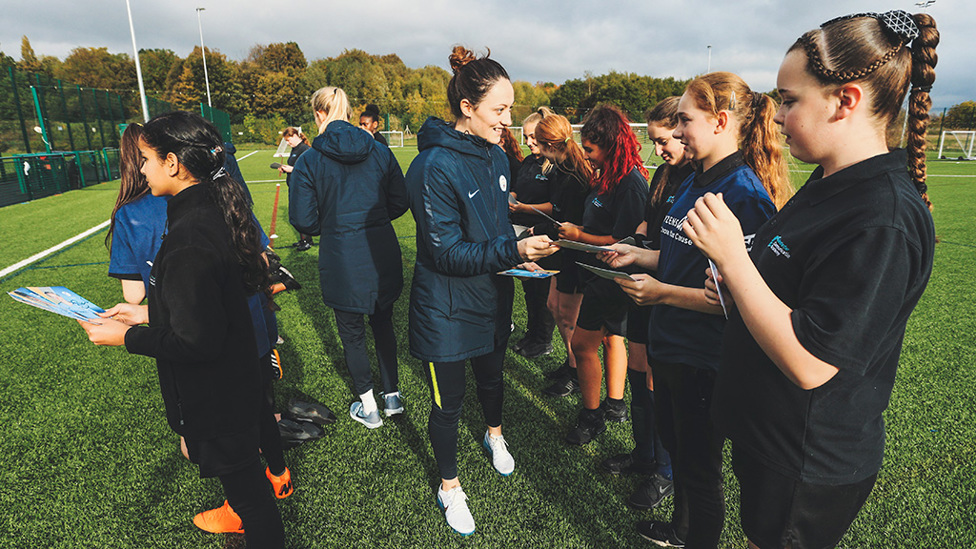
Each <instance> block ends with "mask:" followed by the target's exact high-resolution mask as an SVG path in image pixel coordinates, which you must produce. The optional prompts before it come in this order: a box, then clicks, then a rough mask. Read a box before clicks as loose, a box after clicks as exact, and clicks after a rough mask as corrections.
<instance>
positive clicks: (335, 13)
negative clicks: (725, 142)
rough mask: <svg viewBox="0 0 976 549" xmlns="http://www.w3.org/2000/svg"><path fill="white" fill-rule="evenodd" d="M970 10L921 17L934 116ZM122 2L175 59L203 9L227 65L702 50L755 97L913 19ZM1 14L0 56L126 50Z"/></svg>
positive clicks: (554, 61)
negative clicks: (460, 53) (283, 57)
mask: <svg viewBox="0 0 976 549" xmlns="http://www.w3.org/2000/svg"><path fill="white" fill-rule="evenodd" d="M971 1H972V0H938V1H937V2H936V4H935V5H933V6H932V7H931V8H929V13H931V14H932V15H933V16H935V17H936V19H937V20H938V22H939V27H940V31H941V33H942V45H941V46H940V47H939V58H940V64H939V68H938V74H939V78H938V81H937V83H936V87H935V90H934V92H933V97H934V101H935V106H936V108H941V107H943V106H950V105H952V104H954V103H958V102H960V101H963V100H967V99H971V98H973V96H974V89H976V77H974V76H973V71H972V70H971V69H970V68H969V67H968V66H967V65H969V64H970V62H971V59H972V55H970V54H969V51H970V50H971V49H972V42H971V40H970V39H967V38H966V37H967V36H968V35H970V34H972V29H973V28H976V10H973V9H972V6H971ZM131 2H132V9H133V16H134V19H135V26H136V35H137V39H138V42H139V47H140V48H168V49H172V50H173V51H175V52H176V53H177V54H179V55H181V56H182V55H186V54H187V53H189V52H190V51H191V50H192V49H193V47H194V46H195V45H197V44H198V43H199V40H200V37H199V33H198V29H197V17H196V13H195V11H194V9H195V8H196V7H197V6H203V7H206V11H204V12H203V32H204V40H205V42H206V44H207V46H208V47H211V48H214V49H217V50H220V51H221V52H223V53H224V54H226V55H227V56H229V57H231V58H233V59H242V58H243V57H244V56H246V55H247V53H248V51H249V50H250V48H251V47H252V46H253V45H255V44H268V43H271V42H285V41H295V42H298V44H299V45H300V46H301V47H302V50H303V51H304V52H305V55H306V57H307V58H308V59H309V60H312V59H319V58H323V57H330V56H335V55H338V54H339V53H341V52H342V51H343V50H345V49H352V48H359V49H362V50H365V51H367V52H370V53H374V54H387V53H396V54H398V55H399V56H400V57H401V58H402V59H403V60H404V62H405V63H406V64H407V65H408V66H411V67H421V66H424V65H438V66H441V67H444V68H447V56H448V54H449V53H450V49H451V46H452V45H453V44H455V43H463V44H465V45H467V46H469V47H471V48H472V49H476V50H483V49H484V48H485V47H490V48H491V50H492V57H494V58H496V59H498V60H499V61H501V62H502V63H503V64H504V65H505V66H506V68H507V69H508V70H509V72H510V73H511V75H512V77H513V78H516V79H521V80H528V81H530V82H536V81H551V82H556V83H561V82H563V81H565V80H566V79H568V78H577V77H582V76H583V74H584V73H585V72H587V71H589V72H592V73H593V74H602V73H605V72H607V71H610V70H617V71H621V72H633V73H638V74H648V75H653V76H660V77H663V76H674V77H676V78H688V77H691V76H694V75H695V74H699V73H702V72H704V71H705V69H706V66H707V62H708V61H707V54H708V50H707V46H709V45H711V46H712V49H711V53H712V60H711V68H712V69H713V70H728V71H732V72H736V73H739V74H740V75H742V76H743V78H745V79H746V81H747V82H749V83H750V85H752V87H754V88H756V89H759V90H769V89H772V88H773V87H774V86H775V80H776V70H777V68H778V66H779V63H780V61H781V60H782V57H783V54H784V53H785V51H786V49H787V48H788V47H789V45H790V44H792V42H793V41H794V40H795V39H796V37H798V36H799V35H800V34H802V33H803V32H804V31H806V30H809V29H810V28H814V27H816V26H817V25H819V24H820V23H821V22H823V21H826V20H828V19H831V18H833V17H835V16H837V15H843V14H846V13H853V12H861V11H886V10H888V9H892V8H901V9H905V10H908V11H917V10H918V8H916V7H915V5H914V3H913V2H911V1H905V0H847V1H841V0H817V1H815V2H811V1H801V0H740V1H737V2H729V1H728V0H669V1H668V2H663V1H660V0H643V1H637V0H621V1H609V2H597V1H593V0H591V1H588V2H580V1H578V0H562V1H553V0H543V1H538V2H524V1H523V2H520V1H515V0H496V1H488V2H486V1H484V0H479V1H472V0H450V1H448V0H429V1H425V2H418V1H416V0H353V1H345V2H308V1H304V0H295V1H291V2H268V1H266V0H260V1H257V0H235V1H234V2H230V1H227V0H224V1H221V2H214V1H212V0H211V1H205V0H195V1H193V2H190V1H186V0H172V1H168V2H146V1H144V0H131ZM0 9H2V11H3V13H4V14H5V19H6V23H7V24H5V25H3V26H2V28H0V48H2V49H3V51H5V52H6V53H7V54H8V55H12V56H13V57H15V58H19V57H20V37H21V35H27V36H28V37H29V38H30V40H31V43H32V45H33V46H34V49H35V51H36V52H37V53H38V54H39V55H55V56H58V57H61V58H63V57H64V56H66V55H67V54H68V53H69V52H70V51H71V49H73V48H75V47H79V46H84V47H88V46H106V47H108V49H109V50H110V51H113V52H129V51H130V50H131V48H132V46H131V42H130V38H129V27H128V22H127V19H126V13H125V4H124V3H123V2H118V1H112V2H107V1H102V0H96V1H89V2H78V1H77V0H45V1H43V2H38V1H35V2H17V3H16V4H15V3H14V2H12V0H2V1H0ZM11 14H15V15H14V16H11Z"/></svg>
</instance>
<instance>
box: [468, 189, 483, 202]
mask: <svg viewBox="0 0 976 549" xmlns="http://www.w3.org/2000/svg"><path fill="white" fill-rule="evenodd" d="M480 190H481V189H478V190H476V191H475V192H473V193H468V199H469V200H470V199H472V198H474V195H476V194H478V191H480Z"/></svg>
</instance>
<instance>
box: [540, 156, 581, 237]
mask: <svg viewBox="0 0 976 549" xmlns="http://www.w3.org/2000/svg"><path fill="white" fill-rule="evenodd" d="M549 178H550V179H551V180H552V184H551V186H550V189H551V192H552V194H551V195H550V198H551V200H550V202H552V218H553V219H555V220H556V221H569V222H570V223H572V224H574V225H582V224H583V203H584V202H585V201H586V196H587V195H588V194H590V182H589V181H583V180H582V179H581V178H580V175H579V174H578V173H576V172H575V171H573V170H571V169H569V168H567V167H566V166H564V165H562V164H556V165H555V166H554V167H553V169H552V171H550V172H549Z"/></svg>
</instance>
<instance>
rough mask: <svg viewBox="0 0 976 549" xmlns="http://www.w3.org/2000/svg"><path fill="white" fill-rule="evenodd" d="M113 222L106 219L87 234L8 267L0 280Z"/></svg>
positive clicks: (1, 274)
mask: <svg viewBox="0 0 976 549" xmlns="http://www.w3.org/2000/svg"><path fill="white" fill-rule="evenodd" d="M111 221H112V220H111V219H106V220H105V222H104V223H99V224H98V225H95V226H94V227H92V228H91V229H88V230H87V231H85V232H83V233H81V234H79V235H76V236H72V237H71V238H69V239H68V240H65V241H64V242H62V243H60V244H58V245H57V246H54V247H51V248H48V249H46V250H44V251H43V252H41V253H39V254H34V255H32V256H30V257H28V258H27V259H25V260H23V261H21V262H19V263H15V264H13V265H11V266H9V267H7V268H6V269H4V270H2V271H0V278H3V277H5V276H7V275H8V274H10V273H12V272H15V271H19V270H20V269H23V268H24V267H26V266H28V265H30V264H31V263H34V262H35V261H38V260H41V259H43V258H45V257H47V256H49V255H51V254H53V253H54V252H56V251H58V250H60V249H61V248H64V247H66V246H70V245H72V244H74V243H75V242H78V241H79V240H81V239H82V238H85V237H87V236H90V235H92V234H93V233H96V232H98V231H100V230H102V229H104V228H105V227H108V224H109V223H111Z"/></svg>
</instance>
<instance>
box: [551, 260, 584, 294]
mask: <svg viewBox="0 0 976 549" xmlns="http://www.w3.org/2000/svg"><path fill="white" fill-rule="evenodd" d="M571 251H572V250H562V251H560V252H557V254H556V255H557V256H562V266H561V267H560V269H559V273H558V274H556V290H557V291H560V292H562V293H564V294H581V293H583V281H582V279H580V268H579V265H577V264H576V259H575V258H574V257H573V255H572V254H570V253H569V252H571Z"/></svg>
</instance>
